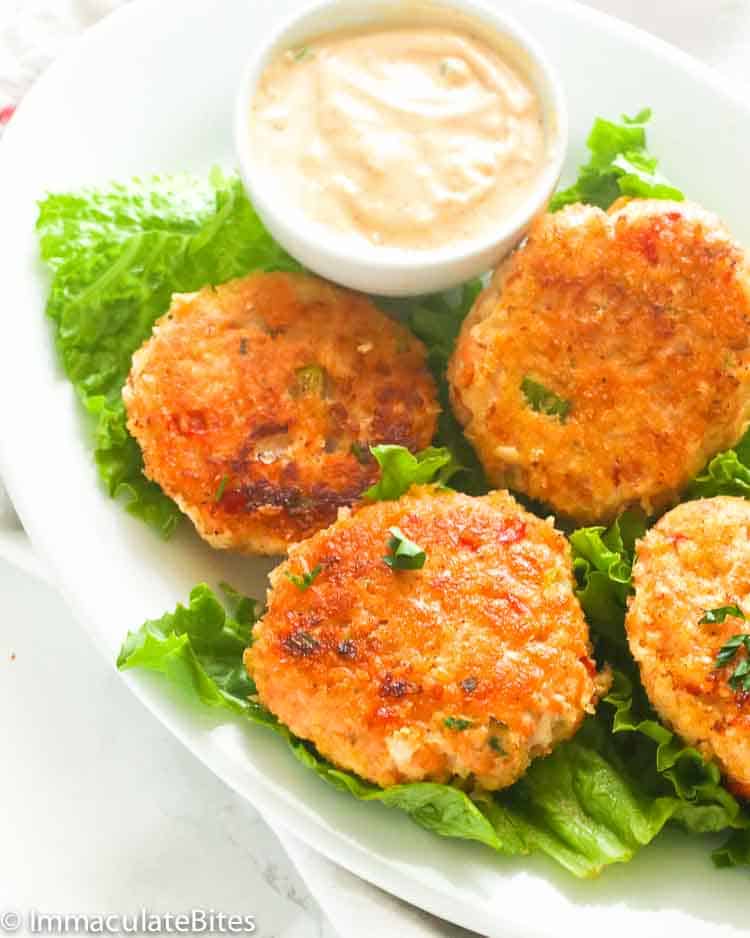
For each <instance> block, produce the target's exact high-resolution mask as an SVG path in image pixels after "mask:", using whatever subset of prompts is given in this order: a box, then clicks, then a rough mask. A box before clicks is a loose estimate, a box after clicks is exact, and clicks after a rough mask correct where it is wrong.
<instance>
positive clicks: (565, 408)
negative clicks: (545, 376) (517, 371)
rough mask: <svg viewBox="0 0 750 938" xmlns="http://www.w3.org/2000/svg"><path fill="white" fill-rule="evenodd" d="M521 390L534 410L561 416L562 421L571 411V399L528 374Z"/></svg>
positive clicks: (562, 421)
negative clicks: (565, 397)
mask: <svg viewBox="0 0 750 938" xmlns="http://www.w3.org/2000/svg"><path fill="white" fill-rule="evenodd" d="M521 391H522V392H523V396H524V397H525V398H526V401H527V403H528V404H529V406H530V407H531V409H532V410H535V411H537V412H538V413H540V414H547V415H548V416H549V417H559V418H560V423H565V418H566V417H567V416H568V414H569V413H570V407H571V404H570V401H566V400H565V399H564V398H562V397H560V396H559V395H557V394H555V392H554V391H550V389H549V388H546V387H545V386H544V385H543V384H540V383H539V382H538V381H534V379H533V378H529V377H528V376H527V377H525V378H524V379H523V381H522V382H521Z"/></svg>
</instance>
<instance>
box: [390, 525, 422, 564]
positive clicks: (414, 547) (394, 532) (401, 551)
mask: <svg viewBox="0 0 750 938" xmlns="http://www.w3.org/2000/svg"><path fill="white" fill-rule="evenodd" d="M389 533H390V535H391V536H390V538H389V539H388V550H389V554H388V555H387V556H386V557H383V560H384V561H385V563H387V564H388V566H389V567H390V568H391V569H392V570H421V569H422V567H423V566H424V562H425V560H426V554H425V552H424V551H423V550H422V548H421V547H420V546H419V545H418V544H415V543H414V541H410V540H409V538H408V537H407V536H406V535H405V534H404V532H403V531H402V530H401V528H389Z"/></svg>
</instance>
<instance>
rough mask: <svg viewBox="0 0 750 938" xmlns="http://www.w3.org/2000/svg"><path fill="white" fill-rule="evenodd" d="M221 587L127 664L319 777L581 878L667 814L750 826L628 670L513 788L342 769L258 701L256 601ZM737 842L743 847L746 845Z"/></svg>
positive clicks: (130, 649) (427, 824) (627, 852)
mask: <svg viewBox="0 0 750 938" xmlns="http://www.w3.org/2000/svg"><path fill="white" fill-rule="evenodd" d="M618 536H619V537H620V538H622V537H623V536H625V537H626V538H627V536H628V535H623V533H622V531H620V533H619V535H618ZM610 540H612V541H615V540H616V537H613V538H610ZM224 589H225V595H226V596H227V602H228V604H229V605H230V606H231V608H232V610H233V611H232V615H229V614H228V613H227V612H226V611H225V609H224V607H223V605H222V603H221V602H220V601H219V600H218V599H217V597H216V596H215V595H214V594H213V593H212V592H211V590H210V589H209V588H208V587H207V586H206V585H205V584H201V585H200V586H197V587H196V588H195V589H194V590H193V592H192V593H191V596H190V602H189V604H188V606H187V607H185V606H182V605H179V606H178V607H177V609H176V610H175V611H174V612H173V613H169V614H167V615H165V616H162V618H161V619H158V620H154V621H149V622H146V623H145V624H144V625H143V626H142V627H141V628H140V629H139V630H138V631H137V632H132V633H130V634H129V635H128V637H127V639H126V641H125V643H124V645H123V647H122V650H121V652H120V655H119V658H118V666H119V667H120V668H122V669H125V668H145V669H148V670H153V671H157V672H159V673H161V674H163V675H165V676H166V677H167V679H169V680H170V681H171V682H172V683H174V684H176V685H178V686H180V687H181V688H182V689H183V690H184V691H185V692H186V693H187V694H189V695H191V696H192V697H193V699H194V700H197V701H198V702H200V703H203V704H205V705H207V706H210V707H213V708H221V709H224V710H225V711H227V713H228V714H230V713H231V714H241V715H243V716H245V717H247V718H249V719H250V720H251V721H252V722H254V723H258V724H261V725H263V726H265V727H267V728H269V729H271V730H273V731H274V732H276V733H277V734H279V735H280V736H281V737H282V738H283V739H284V740H285V741H286V743H287V744H288V745H289V747H290V748H291V750H292V752H293V754H294V756H295V757H296V758H297V759H298V760H299V761H300V762H301V763H302V764H303V765H305V766H306V767H307V768H308V769H310V770H311V771H313V772H315V773H316V775H317V776H318V777H319V778H321V779H322V780H323V781H325V782H327V783H328V784H330V785H333V786H334V787H335V788H337V789H338V790H340V791H342V792H345V793H347V794H349V795H351V796H353V797H355V798H357V799H359V800H361V801H378V802H381V803H382V804H385V805H387V806H389V807H394V808H399V809H400V810H402V811H404V812H406V813H407V814H408V815H409V817H411V819H412V820H413V821H415V822H416V823H417V824H419V825H420V826H421V827H424V828H426V829H427V830H430V831H432V832H434V833H436V834H439V835H441V836H443V837H453V838H460V839H464V840H474V841H477V842H479V843H482V844H484V845H485V846H487V847H489V848H491V849H492V850H495V851H496V852H498V853H502V854H505V855H507V856H514V855H524V854H529V853H534V852H536V853H541V854H545V855H547V856H548V857H550V858H551V859H553V860H555V861H556V862H557V863H559V864H560V865H561V866H563V867H564V868H565V869H567V870H569V871H570V872H571V873H573V874H574V875H575V876H580V877H588V876H593V875H596V874H597V873H599V872H600V871H601V870H602V869H603V868H604V867H606V866H608V865H609V864H612V863H619V862H625V861H627V860H629V859H631V858H632V856H633V855H634V854H635V853H636V851H637V850H638V849H639V848H640V847H642V846H644V845H645V844H647V843H649V842H650V841H651V840H652V839H653V838H654V837H655V836H656V835H657V834H658V833H659V831H660V830H661V829H662V828H663V826H664V825H665V824H666V823H667V822H668V821H670V820H671V821H675V822H677V823H678V824H680V825H681V826H682V827H683V828H685V829H686V830H688V831H690V832H701V833H702V832H705V831H718V830H724V829H726V828H732V827H734V828H742V827H744V826H745V825H746V823H747V821H746V818H745V815H744V814H743V813H742V811H741V810H740V806H739V804H738V803H737V802H736V800H735V799H734V798H732V796H731V795H729V793H728V792H726V791H725V790H724V789H723V788H722V786H721V785H720V782H719V779H718V773H717V772H716V770H715V767H714V766H710V765H706V764H705V763H704V762H703V760H702V759H701V757H700V755H699V754H698V753H697V752H696V751H695V750H690V749H687V748H685V747H682V746H680V745H679V744H677V743H676V741H675V739H674V737H673V735H672V734H671V733H669V732H668V731H667V730H665V729H664V727H662V726H660V725H659V724H658V723H657V722H655V721H654V720H653V719H651V718H650V716H648V715H647V716H645V717H644V716H643V715H642V713H641V708H642V706H643V703H642V701H639V700H636V695H635V692H634V688H633V687H632V685H631V683H630V682H629V680H628V678H627V677H625V676H624V675H620V674H617V675H616V676H615V683H614V686H613V689H612V692H611V693H610V695H609V696H608V697H607V698H606V700H605V702H604V704H603V706H602V707H601V708H600V711H599V713H598V714H597V715H596V716H592V717H589V718H588V719H587V720H586V722H585V724H584V726H583V728H582V730H581V731H580V732H579V734H578V735H577V736H576V737H575V738H574V739H573V740H571V741H569V742H567V743H564V744H563V745H561V746H559V747H558V748H557V749H556V750H555V751H554V752H553V753H552V754H551V755H550V756H548V757H547V758H545V759H540V760H537V761H536V762H534V763H533V764H532V765H531V767H530V769H529V771H528V772H527V773H526V775H525V776H524V777H523V778H522V779H521V780H520V781H518V782H517V783H516V784H515V785H513V786H512V787H511V788H509V789H507V790H505V791H502V792H499V793H495V794H491V793H488V792H482V791H471V792H469V791H467V790H464V788H463V787H461V786H460V785H458V784H454V785H441V784H437V783H433V782H417V783H411V784H402V785H394V786H392V787H390V788H386V789H383V788H379V787H378V786H377V785H373V784H371V783H370V782H367V781H364V780H363V779H361V778H358V777H357V776H356V775H354V774H352V773H351V772H346V771H343V770H342V769H338V768H336V767H335V766H333V765H332V764H331V763H330V762H328V761H327V760H326V759H324V758H322V757H321V756H320V754H319V753H318V752H317V751H316V750H315V747H314V746H312V745H311V744H310V743H309V742H306V741H304V740H301V739H298V738H297V737H295V736H294V735H293V734H292V733H291V731H290V730H289V729H288V728H287V727H285V726H283V725H282V724H280V723H279V722H278V720H277V719H276V718H275V717H274V716H273V714H271V713H270V712H269V711H268V710H266V709H265V708H264V707H263V706H262V705H261V704H260V703H259V702H258V701H257V699H256V698H255V687H254V685H253V682H252V680H251V679H250V678H249V677H248V676H247V674H246V673H245V671H244V667H243V665H242V651H243V649H244V647H245V646H246V645H247V644H249V643H250V641H251V634H250V632H251V628H252V624H253V622H254V621H255V620H256V618H257V615H258V612H259V607H258V604H257V603H255V602H253V601H252V600H250V599H247V598H246V597H242V596H241V595H240V594H238V593H237V592H235V591H234V590H232V589H231V587H226V586H225V587H224ZM732 842H733V843H737V842H736V841H732ZM732 849H734V850H735V854H737V853H738V851H739V849H740V848H739V847H736V846H735V847H733V848H732Z"/></svg>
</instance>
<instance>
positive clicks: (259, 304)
mask: <svg viewBox="0 0 750 938" xmlns="http://www.w3.org/2000/svg"><path fill="white" fill-rule="evenodd" d="M425 359H426V353H425V349H424V347H423V345H422V344H421V342H420V341H419V340H418V339H417V338H416V337H415V336H414V335H413V334H412V333H411V332H409V330H408V329H406V328H405V327H403V326H401V325H400V324H399V323H397V322H394V321H393V320H391V319H389V318H388V317H387V316H386V315H384V314H383V313H381V312H380V311H379V310H378V309H376V308H375V306H373V304H372V303H371V302H370V301H369V300H368V299H366V298H365V297H364V296H361V295H359V294H356V293H351V292H349V291H347V290H343V289H339V288H338V287H334V286H332V285H331V284H329V283H326V282H325V281H323V280H319V279H317V278H316V277H311V276H308V275H303V274H288V273H274V274H251V275H250V276H248V277H244V278H242V279H239V280H233V281H231V282H229V283H225V284H223V285H222V286H218V287H206V288H204V289H202V290H200V291H199V292H198V293H192V294H183V295H175V296H174V297H173V301H172V306H171V307H170V309H169V311H168V312H167V313H166V315H164V316H162V318H161V319H160V320H159V321H158V322H157V323H156V325H155V327H154V332H153V335H152V337H151V338H150V339H149V340H148V341H147V342H146V343H145V345H144V346H143V347H142V348H141V349H140V350H139V351H138V352H136V354H135V355H134V356H133V368H132V371H131V373H130V376H129V378H128V381H127V384H126V386H125V389H124V391H123V397H124V400H125V405H126V408H127V414H128V429H129V430H130V432H131V433H132V435H133V436H134V437H135V438H136V440H138V442H139V444H140V446H141V449H142V451H143V460H144V464H145V472H146V475H147V476H148V477H149V478H150V479H153V481H154V482H157V483H158V484H159V485H160V486H161V487H162V489H163V490H164V491H165V492H166V493H167V495H169V496H170V497H171V498H173V499H174V500H175V501H176V502H177V504H178V505H179V506H180V508H181V509H182V510H183V511H184V512H185V514H187V515H188V516H189V517H190V518H191V519H192V521H193V523H194V524H195V526H196V528H197V529H198V532H199V533H200V534H201V536H202V537H204V538H205V539H206V540H207V541H208V542H209V543H210V544H212V545H213V546H214V547H221V548H231V549H234V550H238V551H242V552H245V553H258V554H279V553H284V552H285V551H286V549H287V547H288V545H289V544H291V543H293V542H295V541H298V540H301V539H302V538H305V537H309V536H310V535H311V534H312V533H313V532H314V531H317V530H318V529H320V528H322V527H325V526H326V525H328V524H330V523H331V522H332V521H334V520H335V518H336V514H337V511H338V509H339V508H340V507H341V506H342V505H350V504H352V503H353V502H355V501H356V500H357V499H358V498H359V496H360V495H361V493H362V492H363V490H364V489H366V488H367V487H368V486H370V485H371V484H372V483H373V482H374V481H375V480H376V479H377V477H378V467H377V464H376V463H375V460H374V459H373V458H372V456H371V455H370V452H369V449H368V446H369V445H371V444H377V443H398V444H401V445H403V446H406V447H408V448H409V449H411V450H419V449H422V448H424V447H425V446H427V445H429V443H430V441H431V439H432V436H433V434H434V432H435V425H436V420H437V414H438V410H439V408H438V405H437V400H436V389H435V385H434V382H433V380H432V377H431V376H430V374H429V372H428V370H427V367H426V363H425Z"/></svg>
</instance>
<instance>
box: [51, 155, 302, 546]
mask: <svg viewBox="0 0 750 938" xmlns="http://www.w3.org/2000/svg"><path fill="white" fill-rule="evenodd" d="M37 231H38V234H39V240H40V246H41V254H42V258H43V259H44V261H45V262H46V263H47V265H48V267H49V269H50V271H51V273H52V281H51V284H50V293H49V299H48V302H47V314H48V315H49V317H50V319H51V320H52V322H53V324H54V329H55V339H56V344H57V349H58V353H59V357H60V361H61V362H62V365H63V368H64V370H65V373H66V375H67V376H68V378H69V379H70V381H71V382H72V383H73V385H74V386H75V388H76V390H77V392H78V394H79V396H80V398H81V400H82V402H83V404H84V407H85V408H86V410H87V411H88V412H89V413H90V414H91V415H92V416H93V418H94V421H95V424H94V432H93V435H94V453H95V459H96V463H97V466H98V469H99V473H100V476H101V478H102V481H103V483H104V485H105V487H106V489H107V491H108V492H109V494H110V495H112V496H115V497H121V498H123V500H124V501H125V502H126V504H127V507H128V510H129V511H130V512H131V513H133V514H134V515H136V516H138V517H140V518H142V519H144V520H145V521H147V522H149V523H150V524H152V525H153V526H154V527H156V528H157V530H159V531H160V532H161V533H162V534H163V535H164V536H168V535H169V534H170V533H171V532H172V531H173V530H174V528H175V526H176V524H177V522H178V520H179V518H180V517H181V515H180V512H179V509H178V508H177V506H176V505H175V504H174V503H173V502H172V501H171V500H170V499H168V498H167V497H166V496H165V495H164V494H163V493H162V492H161V491H160V490H159V488H158V486H156V485H154V484H153V483H152V482H149V481H148V480H147V479H146V478H145V476H144V475H143V462H142V458H141V454H140V450H139V448H138V445H137V444H136V442H135V440H133V439H132V437H131V436H130V435H129V433H128V431H127V427H126V425H125V409H124V407H123V405H122V401H121V397H120V394H121V389H122V386H123V384H124V381H125V378H126V376H127V374H128V371H129V370H130V361H131V357H132V355H133V352H134V351H135V350H136V349H137V348H139V347H140V345H141V344H142V343H143V342H144V341H145V339H146V338H147V337H148V336H149V335H150V333H151V329H152V326H153V324H154V322H155V321H156V319H157V318H158V317H159V316H160V315H161V314H162V313H164V312H165V311H166V309H167V307H168V306H169V303H170V299H171V296H172V293H175V292H190V291H192V290H198V289H200V287H202V286H205V285H206V284H208V283H221V282H223V281H224V280H229V279H230V278H232V277H236V276H239V275H241V274H244V273H247V272H249V271H251V270H297V269H299V265H298V264H297V263H296V261H294V260H292V259H291V258H290V257H289V256H288V255H287V254H286V253H285V252H284V251H283V250H282V249H281V248H280V247H279V246H278V245H277V244H276V243H275V242H274V241H273V239H272V238H271V236H270V235H269V234H268V233H267V232H266V230H265V229H264V227H263V225H262V224H261V222H260V220H259V218H258V216H257V215H256V214H255V211H254V210H253V208H252V206H251V205H250V202H249V201H248V200H247V198H246V196H245V194H244V191H243V189H242V186H241V184H240V182H239V180H237V179H225V178H224V177H223V176H222V175H221V174H220V173H216V172H215V173H214V174H213V175H212V177H211V180H210V181H206V182H204V181H201V180H198V179H194V178H193V177H165V178H161V177H156V178H154V179H151V180H149V181H147V182H143V181H140V180H134V181H133V182H132V183H130V184H129V185H127V186H122V185H118V184H113V185H112V186H110V187H108V188H107V189H102V190H95V189H91V190H85V191H84V192H81V193H78V194H62V195H49V196H47V197H46V198H45V199H44V200H43V201H42V202H41V203H40V206H39V217H38V220H37Z"/></svg>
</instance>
